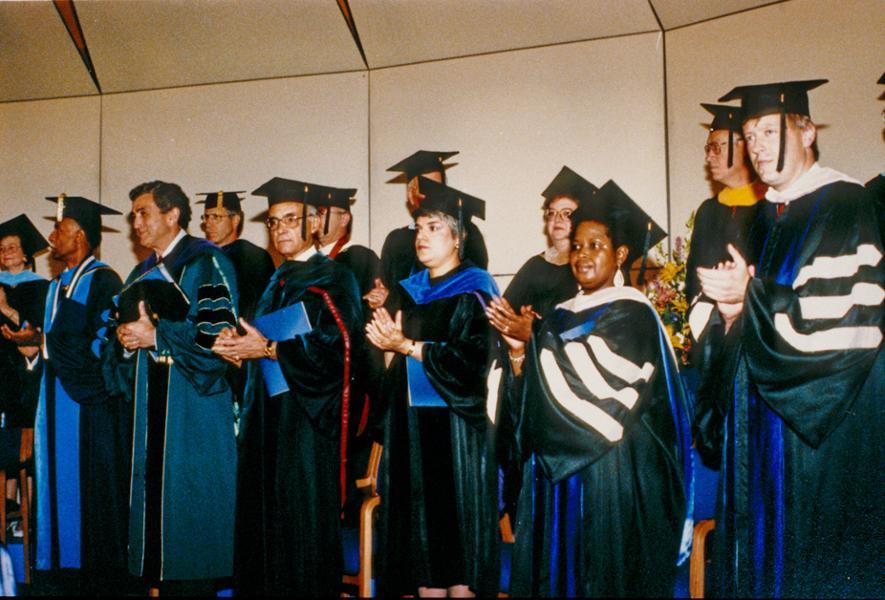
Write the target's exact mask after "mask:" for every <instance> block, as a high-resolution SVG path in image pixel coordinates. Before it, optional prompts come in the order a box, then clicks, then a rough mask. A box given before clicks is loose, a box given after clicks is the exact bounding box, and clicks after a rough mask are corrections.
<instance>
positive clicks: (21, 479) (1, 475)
mask: <svg viewBox="0 0 885 600" xmlns="http://www.w3.org/2000/svg"><path fill="white" fill-rule="evenodd" d="M33 456H34V430H33V428H26V429H22V439H21V449H20V451H19V467H18V474H17V476H18V489H19V494H20V495H21V504H20V505H19V509H18V510H17V511H12V512H9V513H7V512H6V479H7V474H6V471H4V470H0V490H2V493H3V508H2V509H0V542H2V543H3V544H4V545H5V544H6V525H7V522H8V521H9V520H12V519H21V528H22V555H23V557H24V566H25V572H24V582H25V583H26V584H30V583H31V490H30V486H29V485H28V463H30V461H31V457H33Z"/></svg>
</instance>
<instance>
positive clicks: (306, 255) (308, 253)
mask: <svg viewBox="0 0 885 600" xmlns="http://www.w3.org/2000/svg"><path fill="white" fill-rule="evenodd" d="M317 254H323V251H322V250H317V248H316V246H310V247H309V248H308V249H307V250H305V251H304V252H302V253H301V254H299V255H298V256H296V257H295V259H294V260H297V261H298V262H307V261H309V260H310V259H311V258H313V257H314V256H315V255H317Z"/></svg>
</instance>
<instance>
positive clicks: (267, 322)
mask: <svg viewBox="0 0 885 600" xmlns="http://www.w3.org/2000/svg"><path fill="white" fill-rule="evenodd" d="M253 325H255V328H256V329H258V331H260V332H261V334H262V335H263V336H264V337H266V338H267V339H269V340H273V341H275V342H282V341H285V340H291V339H293V338H295V337H296V336H298V335H301V334H303V333H307V332H309V331H310V330H311V326H310V320H309V319H308V318H307V311H306V310H305V309H304V303H303V302H298V303H297V304H290V305H289V306H287V307H285V308H281V309H280V310H276V311H274V312H272V313H268V314H266V315H262V316H260V317H256V318H255V321H254V322H253ZM259 365H260V366H261V374H262V375H263V377H264V385H265V387H266V388H267V395H268V396H278V395H279V394H284V393H286V392H288V391H289V386H288V385H287V384H286V378H285V377H283V370H282V369H281V368H280V363H279V361H276V360H271V359H269V358H262V359H261V360H260V361H259Z"/></svg>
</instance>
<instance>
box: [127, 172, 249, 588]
mask: <svg viewBox="0 0 885 600" xmlns="http://www.w3.org/2000/svg"><path fill="white" fill-rule="evenodd" d="M129 197H130V199H131V200H132V227H133V229H134V230H135V234H136V236H137V237H138V241H139V243H140V244H141V245H142V246H144V247H146V248H150V249H152V250H153V253H152V254H151V255H150V256H149V257H148V258H147V259H146V260H145V261H144V262H142V263H141V264H139V265H138V266H136V267H135V269H134V270H133V271H132V273H131V274H130V275H129V278H128V279H127V281H126V284H125V285H124V288H123V291H122V292H121V294H120V300H119V308H118V313H119V316H118V321H120V322H121V323H123V324H121V325H119V327H118V328H117V339H118V341H119V344H120V346H121V348H119V349H118V351H117V352H116V353H113V356H112V357H110V358H112V359H113V362H112V363H111V365H110V366H111V369H112V370H113V372H115V374H116V379H117V380H118V381H119V382H120V384H121V387H122V388H123V389H124V390H125V392H126V393H127V396H128V397H130V398H132V399H133V400H134V406H133V410H134V429H135V436H134V439H135V440H136V442H135V446H134V448H133V452H132V457H133V465H132V484H131V490H130V494H131V500H130V507H131V508H130V515H129V569H130V572H131V573H132V574H134V575H136V576H140V577H142V578H143V579H144V580H146V582H147V583H149V584H151V585H153V586H155V585H157V584H160V585H162V586H163V587H166V588H167V591H168V589H169V588H168V583H170V582H173V583H174V582H181V581H183V580H187V581H193V580H198V581H199V582H201V583H197V584H188V585H189V586H190V587H187V588H186V590H187V591H188V593H201V594H202V593H205V592H208V591H211V586H212V584H211V581H212V580H216V579H219V578H224V577H230V576H231V575H232V572H233V571H232V568H233V527H234V500H235V498H234V494H235V473H236V440H235V437H234V427H233V407H232V395H231V389H230V387H229V385H228V383H227V380H226V379H225V377H224V373H225V367H226V363H225V362H224V361H223V360H222V359H221V358H219V357H218V356H216V355H215V354H213V353H212V345H213V343H214V342H215V337H216V336H217V335H218V333H219V332H221V331H222V330H223V329H225V328H228V327H232V326H234V325H235V324H236V319H237V317H236V311H237V309H236V307H237V287H236V274H235V272H234V267H233V264H232V263H231V262H230V261H229V260H228V259H227V257H225V255H224V253H223V252H222V251H221V250H220V249H219V248H218V247H217V246H215V245H214V244H211V243H209V242H207V241H206V240H202V239H199V238H195V237H191V236H190V235H188V234H187V231H186V229H187V226H188V224H189V222H190V219H191V208H190V202H189V201H188V198H187V196H186V195H185V193H184V192H183V191H182V189H181V188H180V187H179V186H178V185H176V184H174V183H166V182H163V181H151V182H147V183H143V184H141V185H139V186H136V187H135V188H133V189H132V191H131V192H129ZM152 282H153V283H156V284H157V285H158V286H159V287H150V286H149V285H148V284H149V283H152ZM127 299H129V300H128V302H127ZM173 299H175V300H176V301H175V302H173ZM127 306H128V310H127ZM127 313H128V314H127ZM180 585H181V584H180V583H179V584H178V586H179V589H181V588H180ZM172 589H175V586H173V588H172Z"/></svg>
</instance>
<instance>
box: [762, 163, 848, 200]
mask: <svg viewBox="0 0 885 600" xmlns="http://www.w3.org/2000/svg"><path fill="white" fill-rule="evenodd" d="M837 181H847V182H849V183H856V184H858V185H860V182H859V181H857V180H856V179H852V178H851V177H849V176H848V175H846V174H845V173H840V172H839V171H837V170H835V169H831V168H829V167H821V166H820V165H819V164H818V163H814V164H813V165H811V168H810V169H808V170H807V171H805V172H804V173H802V175H800V176H799V178H798V179H797V180H796V181H794V182H793V184H792V185H791V186H790V187H788V188H787V189H785V190H781V191H778V190H776V189H774V188H773V187H770V188H768V191H767V192H765V198H766V199H767V200H768V201H769V202H774V203H775V204H788V203H790V202H792V201H793V200H795V199H797V198H801V197H802V196H806V195H808V194H810V193H811V192H813V191H815V190H818V189H820V188H822V187H823V186H825V185H829V184H831V183H835V182H837Z"/></svg>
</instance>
